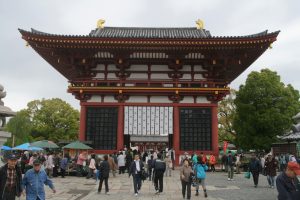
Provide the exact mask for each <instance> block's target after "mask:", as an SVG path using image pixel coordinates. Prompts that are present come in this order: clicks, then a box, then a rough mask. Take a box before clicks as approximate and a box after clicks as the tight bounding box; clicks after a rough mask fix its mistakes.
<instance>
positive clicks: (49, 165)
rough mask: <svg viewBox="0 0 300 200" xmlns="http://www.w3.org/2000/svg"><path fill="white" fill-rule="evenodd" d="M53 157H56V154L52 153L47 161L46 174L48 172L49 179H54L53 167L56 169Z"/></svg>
mask: <svg viewBox="0 0 300 200" xmlns="http://www.w3.org/2000/svg"><path fill="white" fill-rule="evenodd" d="M53 156H54V154H53V153H52V152H50V153H49V154H48V158H47V161H46V172H47V175H48V176H49V178H52V177H53V167H54V160H53ZM39 161H40V160H39Z"/></svg>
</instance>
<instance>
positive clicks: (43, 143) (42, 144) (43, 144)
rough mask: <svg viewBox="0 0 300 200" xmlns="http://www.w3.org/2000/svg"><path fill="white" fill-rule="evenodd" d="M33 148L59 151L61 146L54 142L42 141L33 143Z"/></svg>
mask: <svg viewBox="0 0 300 200" xmlns="http://www.w3.org/2000/svg"><path fill="white" fill-rule="evenodd" d="M31 146H34V147H40V148H48V149H57V148H59V146H57V144H55V143H54V142H52V141H49V140H41V141H37V142H33V143H31Z"/></svg>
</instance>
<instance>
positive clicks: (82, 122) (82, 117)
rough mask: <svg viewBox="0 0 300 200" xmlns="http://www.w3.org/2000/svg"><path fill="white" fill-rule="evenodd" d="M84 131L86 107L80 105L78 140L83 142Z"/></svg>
mask: <svg viewBox="0 0 300 200" xmlns="http://www.w3.org/2000/svg"><path fill="white" fill-rule="evenodd" d="M85 129H86V106H83V105H81V109H80V127H79V136H78V138H79V140H80V141H84V140H85V138H86V137H85Z"/></svg>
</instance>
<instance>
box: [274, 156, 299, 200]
mask: <svg viewBox="0 0 300 200" xmlns="http://www.w3.org/2000/svg"><path fill="white" fill-rule="evenodd" d="M297 176H298V177H299V176H300V165H299V164H298V163H296V162H288V164H287V167H286V169H285V171H284V172H282V173H281V174H280V175H278V177H277V179H276V187H277V191H278V200H299V199H300V181H299V178H297Z"/></svg>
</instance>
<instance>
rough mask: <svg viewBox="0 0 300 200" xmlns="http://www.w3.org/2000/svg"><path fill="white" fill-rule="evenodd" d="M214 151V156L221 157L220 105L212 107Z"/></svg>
mask: <svg viewBox="0 0 300 200" xmlns="http://www.w3.org/2000/svg"><path fill="white" fill-rule="evenodd" d="M211 114H212V151H213V154H214V155H219V147H218V146H219V145H218V105H217V104H216V105H214V106H213V107H212V113H211Z"/></svg>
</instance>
